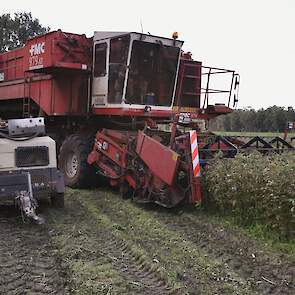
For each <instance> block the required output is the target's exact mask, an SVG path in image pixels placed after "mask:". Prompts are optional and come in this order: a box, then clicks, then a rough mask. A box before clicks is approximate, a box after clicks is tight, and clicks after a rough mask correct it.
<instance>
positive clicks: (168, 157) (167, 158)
mask: <svg viewBox="0 0 295 295" xmlns="http://www.w3.org/2000/svg"><path fill="white" fill-rule="evenodd" d="M136 153H137V154H138V155H139V156H140V158H141V159H142V160H143V161H144V162H145V163H146V165H147V166H148V167H149V169H150V170H151V172H152V173H153V174H155V175H156V176H157V177H159V178H160V179H161V180H162V181H164V182H165V183H166V184H168V185H172V184H173V181H174V177H175V174H176V171H177V168H178V164H179V155H178V154H177V153H176V152H174V151H172V150H171V149H169V148H168V147H166V146H164V145H162V144H161V143H160V142H158V141H156V140H155V139H153V138H151V137H149V136H147V135H145V134H144V133H143V132H141V131H139V132H138V135H137V146H136Z"/></svg>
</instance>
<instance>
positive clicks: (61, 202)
mask: <svg viewBox="0 0 295 295" xmlns="http://www.w3.org/2000/svg"><path fill="white" fill-rule="evenodd" d="M51 205H52V206H53V207H55V208H64V207H65V197H64V193H54V194H52V195H51Z"/></svg>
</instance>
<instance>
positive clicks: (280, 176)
mask: <svg viewBox="0 0 295 295" xmlns="http://www.w3.org/2000/svg"><path fill="white" fill-rule="evenodd" d="M204 175H205V185H206V189H207V191H208V196H207V197H208V200H207V202H206V203H207V204H208V206H209V208H214V209H216V210H218V211H219V212H221V213H223V214H231V215H234V216H235V217H236V219H237V220H238V222H239V223H241V224H245V225H251V224H256V223H259V224H264V225H266V226H267V227H268V228H270V229H273V230H276V231H278V232H279V233H280V235H281V236H282V237H287V238H293V237H294V235H295V155H294V154H291V153H285V154H282V155H271V156H265V155H261V154H260V153H251V154H248V155H244V154H239V155H237V156H236V158H234V159H215V160H214V161H212V162H211V163H209V165H208V166H207V168H206V170H205V173H204Z"/></svg>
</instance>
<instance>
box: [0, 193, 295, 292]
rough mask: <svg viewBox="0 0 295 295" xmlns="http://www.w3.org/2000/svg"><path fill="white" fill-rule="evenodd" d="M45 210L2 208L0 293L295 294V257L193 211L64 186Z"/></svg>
mask: <svg viewBox="0 0 295 295" xmlns="http://www.w3.org/2000/svg"><path fill="white" fill-rule="evenodd" d="M41 213H42V214H44V216H45V217H46V219H47V223H46V224H45V225H42V226H36V225H32V224H23V223H22V220H21V218H20V216H19V213H18V212H17V211H16V210H15V209H14V208H13V207H7V206H2V207H0V294H280V295H281V294H295V257H292V256H288V255H287V254H284V253H282V252H279V251H273V250H270V249H269V248H267V247H266V246H265V245H262V244H260V243H258V242H257V241H254V240H253V239H250V238H249V237H247V236H245V234H243V233H241V232H240V231H238V230H237V229H232V228H231V227H230V226H228V225H224V224H221V223H219V222H217V221H216V220H215V221H212V218H210V217H209V216H207V215H206V214H204V213H202V212H200V211H199V210H196V209H188V208H177V209H174V210H165V209H162V208H159V207H157V206H151V205H137V204H135V203H133V202H132V201H131V200H122V199H121V198H120V196H119V195H118V194H115V193H113V192H111V191H109V190H107V189H105V190H100V191H98V190H92V191H90V190H89V191H87V190H70V189H68V190H67V193H66V209H65V210H56V209H52V208H50V206H49V205H48V204H42V206H41Z"/></svg>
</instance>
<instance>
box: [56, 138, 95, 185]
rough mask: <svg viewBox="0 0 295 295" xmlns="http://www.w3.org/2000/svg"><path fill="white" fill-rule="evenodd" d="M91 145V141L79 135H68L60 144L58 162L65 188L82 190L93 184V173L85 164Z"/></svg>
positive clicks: (92, 169)
mask: <svg viewBox="0 0 295 295" xmlns="http://www.w3.org/2000/svg"><path fill="white" fill-rule="evenodd" d="M92 143H93V139H89V137H85V136H83V135H80V134H73V135H70V136H68V137H67V138H66V139H65V140H64V142H63V143H62V145H61V148H60V152H59V157H58V162H59V168H60V170H61V171H62V172H63V173H64V179H65V184H66V185H67V186H70V187H72V188H83V187H88V186H90V185H92V184H93V179H94V178H95V171H94V168H93V167H91V166H90V165H89V164H88V163H87V156H88V154H89V153H90V151H91V149H92Z"/></svg>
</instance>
